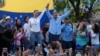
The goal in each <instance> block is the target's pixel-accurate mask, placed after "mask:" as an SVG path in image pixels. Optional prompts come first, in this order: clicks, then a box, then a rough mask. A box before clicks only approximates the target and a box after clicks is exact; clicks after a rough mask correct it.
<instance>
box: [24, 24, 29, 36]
mask: <svg viewBox="0 0 100 56" xmlns="http://www.w3.org/2000/svg"><path fill="white" fill-rule="evenodd" d="M29 27H30V26H29V24H28V23H25V24H24V26H23V28H24V32H25V37H28V38H29V37H30V29H29Z"/></svg>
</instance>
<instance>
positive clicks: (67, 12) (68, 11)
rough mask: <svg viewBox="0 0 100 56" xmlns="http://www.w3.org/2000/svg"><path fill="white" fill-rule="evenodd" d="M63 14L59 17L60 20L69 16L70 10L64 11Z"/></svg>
mask: <svg viewBox="0 0 100 56" xmlns="http://www.w3.org/2000/svg"><path fill="white" fill-rule="evenodd" d="M64 12H65V14H64V15H62V16H61V20H62V19H65V18H66V17H68V16H69V15H70V14H71V10H65V11H64Z"/></svg>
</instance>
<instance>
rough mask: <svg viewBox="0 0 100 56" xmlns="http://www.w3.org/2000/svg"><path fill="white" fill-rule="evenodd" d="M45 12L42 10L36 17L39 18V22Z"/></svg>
mask: <svg viewBox="0 0 100 56" xmlns="http://www.w3.org/2000/svg"><path fill="white" fill-rule="evenodd" d="M45 11H46V9H44V10H43V11H42V12H41V14H40V15H39V16H38V18H39V19H40V20H41V18H42V16H43V15H44V13H45Z"/></svg>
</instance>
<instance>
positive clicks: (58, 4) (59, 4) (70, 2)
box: [54, 0, 99, 22]
mask: <svg viewBox="0 0 100 56" xmlns="http://www.w3.org/2000/svg"><path fill="white" fill-rule="evenodd" d="M87 1H88V0H54V5H55V9H56V11H57V12H60V11H63V10H64V8H65V7H67V8H69V9H71V8H72V7H73V9H74V13H73V14H72V15H71V17H70V18H71V19H72V21H73V22H76V21H77V20H78V19H80V17H82V16H83V12H82V9H81V7H83V6H85V5H88V2H87ZM95 1H96V0H90V8H89V10H90V12H91V10H92V8H93V4H94V3H95ZM75 3H76V4H75ZM80 6H81V7H80ZM95 11H99V10H97V9H96V10H95Z"/></svg>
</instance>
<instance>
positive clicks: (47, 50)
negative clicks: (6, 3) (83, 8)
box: [0, 4, 100, 56]
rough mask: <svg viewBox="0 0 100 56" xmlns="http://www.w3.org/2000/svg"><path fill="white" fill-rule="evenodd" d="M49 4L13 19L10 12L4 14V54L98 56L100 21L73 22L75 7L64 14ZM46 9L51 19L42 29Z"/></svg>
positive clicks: (0, 28)
mask: <svg viewBox="0 0 100 56" xmlns="http://www.w3.org/2000/svg"><path fill="white" fill-rule="evenodd" d="M48 8H49V4H48V5H47V6H46V8H45V9H44V11H43V12H42V13H41V14H40V15H39V11H38V10H34V12H33V15H34V16H33V17H31V18H30V17H28V16H25V17H24V25H22V23H21V20H20V19H16V21H15V22H13V21H12V19H11V17H10V16H4V17H3V18H0V55H2V56H3V55H8V54H15V55H16V56H21V55H22V56H28V55H34V56H40V55H43V56H60V55H65V56H66V55H68V56H77V55H82V56H85V55H87V56H97V55H100V21H97V20H95V21H93V22H92V23H91V20H86V19H83V20H80V21H78V22H77V24H73V23H72V22H71V20H70V18H69V17H68V16H69V15H70V14H71V10H66V11H65V13H64V14H63V15H61V16H58V13H57V12H54V13H53V15H51V14H50V12H49V10H48ZM44 12H46V14H47V16H48V18H49V20H50V22H48V23H45V26H44V27H43V28H42V29H41V27H40V20H42V19H41V18H42V16H43V14H44Z"/></svg>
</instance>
